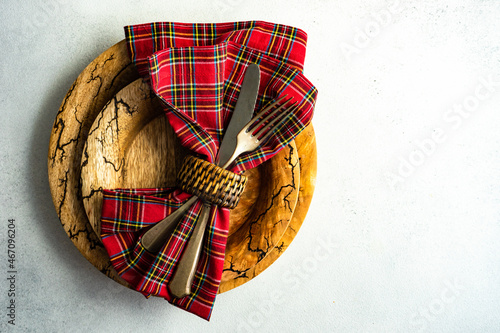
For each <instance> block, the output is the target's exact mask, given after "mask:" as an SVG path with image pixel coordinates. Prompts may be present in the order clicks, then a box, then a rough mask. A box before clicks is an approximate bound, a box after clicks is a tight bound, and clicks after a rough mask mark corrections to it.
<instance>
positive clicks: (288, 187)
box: [246, 145, 298, 263]
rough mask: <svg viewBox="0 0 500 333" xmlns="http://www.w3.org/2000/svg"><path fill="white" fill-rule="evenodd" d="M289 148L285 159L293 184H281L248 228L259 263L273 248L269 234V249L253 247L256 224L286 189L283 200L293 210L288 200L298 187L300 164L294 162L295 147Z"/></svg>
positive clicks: (248, 236) (248, 246)
mask: <svg viewBox="0 0 500 333" xmlns="http://www.w3.org/2000/svg"><path fill="white" fill-rule="evenodd" d="M288 148H289V154H288V158H285V160H286V161H287V162H288V164H289V165H290V167H291V169H292V170H291V171H292V181H291V184H287V185H284V186H281V187H280V188H279V189H278V191H277V192H275V193H274V194H273V196H272V197H271V201H270V203H269V206H268V207H267V208H266V209H265V210H264V212H262V213H261V214H260V215H259V216H257V218H256V219H255V220H253V221H251V222H250V227H249V228H248V234H247V236H246V239H248V243H247V249H248V250H249V251H251V252H254V253H257V255H258V257H257V263H259V262H260V261H262V259H264V258H265V257H266V255H267V253H268V252H269V250H270V248H272V246H270V243H269V239H268V238H267V236H265V237H264V239H265V240H266V245H267V249H261V248H259V247H258V246H257V247H255V248H253V247H252V241H253V237H254V235H253V232H252V229H253V228H254V226H256V225H257V224H258V223H260V222H262V221H263V220H264V219H265V216H266V214H267V213H268V212H269V210H270V209H271V208H272V207H273V206H274V205H275V200H277V198H278V197H279V196H281V194H282V193H285V191H287V190H288V192H287V193H286V194H285V196H284V199H283V200H284V202H285V205H286V206H287V207H288V209H289V210H290V212H293V210H292V209H291V204H290V201H289V200H288V197H289V196H290V195H291V194H292V192H293V191H294V190H296V189H297V187H296V184H295V176H294V169H295V167H296V166H297V165H298V161H297V162H296V163H295V164H294V163H292V155H293V148H292V147H291V145H288ZM275 225H276V224H275Z"/></svg>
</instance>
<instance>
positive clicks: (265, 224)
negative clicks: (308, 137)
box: [81, 79, 300, 281]
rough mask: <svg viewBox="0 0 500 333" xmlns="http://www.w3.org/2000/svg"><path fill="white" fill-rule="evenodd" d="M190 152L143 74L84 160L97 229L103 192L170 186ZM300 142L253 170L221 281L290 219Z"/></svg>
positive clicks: (88, 204)
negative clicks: (179, 140) (170, 124)
mask: <svg viewBox="0 0 500 333" xmlns="http://www.w3.org/2000/svg"><path fill="white" fill-rule="evenodd" d="M187 153H189V152H188V151H186V149H185V148H183V147H182V146H181V145H180V143H179V142H178V139H177V137H176V135H175V133H174V131H173V130H172V128H171V127H170V126H169V124H168V122H167V121H166V116H165V115H164V112H163V111H162V107H161V105H160V102H159V100H158V98H156V97H155V95H154V93H152V92H151V90H150V89H149V86H148V85H147V84H146V83H145V82H144V81H143V80H142V79H138V80H136V81H134V82H132V83H131V84H129V85H128V86H126V87H125V88H123V89H122V90H121V91H119V92H118V93H117V94H116V95H115V96H114V97H113V98H112V99H111V100H110V102H109V103H108V104H106V106H105V107H104V108H103V110H102V111H101V112H100V113H99V114H98V115H97V117H96V120H95V121H94V125H93V126H92V127H91V128H90V132H89V136H88V138H87V143H86V145H85V148H84V151H83V157H82V170H81V177H82V197H83V203H84V205H85V210H86V212H87V216H88V218H89V221H90V224H91V225H92V227H93V229H94V231H96V233H97V234H98V235H99V234H100V226H99V223H100V218H101V209H102V189H103V188H106V189H112V188H151V187H172V186H175V185H176V183H175V181H176V175H177V173H178V171H179V168H180V166H181V165H182V160H183V158H184V156H185V155H186V154H187ZM299 169H300V167H299V164H298V153H297V149H296V148H295V143H293V142H292V143H291V144H290V146H289V147H287V149H283V150H282V151H280V152H279V153H278V154H277V155H276V156H274V157H273V158H272V159H270V160H269V161H268V162H266V163H263V164H262V165H260V166H259V167H258V168H255V169H252V170H248V171H247V172H246V173H245V174H246V176H247V177H248V179H249V180H248V184H247V186H246V188H245V191H244V192H243V195H242V197H241V200H240V204H239V205H238V206H237V207H236V208H235V209H234V210H232V211H231V219H230V225H231V229H230V230H229V234H230V235H229V237H228V241H227V247H226V256H225V263H224V269H225V271H224V274H223V276H222V281H229V280H231V279H233V278H235V277H236V272H238V271H244V270H248V269H249V268H251V267H253V266H255V265H256V264H257V263H258V262H259V261H261V260H262V259H264V257H265V256H266V255H267V254H268V253H269V250H270V249H273V248H274V247H275V246H276V245H277V244H278V241H279V240H280V239H281V237H282V236H283V233H284V232H285V230H286V228H287V227H288V224H289V222H290V220H291V217H292V214H293V211H294V209H295V204H296V202H297V198H298V194H299V191H298V189H299V183H300V171H299Z"/></svg>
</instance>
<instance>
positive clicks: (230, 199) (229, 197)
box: [177, 156, 248, 209]
mask: <svg viewBox="0 0 500 333" xmlns="http://www.w3.org/2000/svg"><path fill="white" fill-rule="evenodd" d="M247 180H248V178H247V177H245V176H242V175H238V174H236V173H234V172H231V171H229V170H226V169H222V168H221V167H219V166H217V165H215V164H212V163H210V162H207V161H204V160H202V159H199V158H196V157H194V156H188V157H186V158H185V159H184V162H183V165H182V168H181V170H180V172H179V174H178V175H177V182H178V184H179V187H180V188H181V189H182V190H183V191H184V192H186V193H189V194H193V195H196V196H197V197H199V198H200V199H202V200H203V201H205V202H209V203H211V204H214V205H218V206H220V207H227V208H230V209H233V208H234V207H236V206H237V205H238V202H239V201H240V196H241V193H243V190H244V189H245V185H246V183H247Z"/></svg>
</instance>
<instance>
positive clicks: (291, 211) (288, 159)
mask: <svg viewBox="0 0 500 333" xmlns="http://www.w3.org/2000/svg"><path fill="white" fill-rule="evenodd" d="M288 149H289V151H288V158H286V157H285V161H287V162H288V165H290V168H291V172H292V184H290V186H291V187H292V188H293V189H294V190H296V189H297V188H296V187H295V172H294V171H295V168H296V167H297V165H300V164H299V161H297V162H295V164H293V163H292V159H293V152H294V150H293V147H292V146H291V145H288ZM292 193H293V191H290V192H288V194H287V195H286V196H285V197H284V198H283V201H284V202H285V205H287V206H288V210H289V211H290V213H293V209H292V207H291V203H290V200H288V197H289V196H290V195H291V194H292Z"/></svg>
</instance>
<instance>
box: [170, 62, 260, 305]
mask: <svg viewBox="0 0 500 333" xmlns="http://www.w3.org/2000/svg"><path fill="white" fill-rule="evenodd" d="M259 83H260V68H259V65H257V64H250V65H249V66H248V67H247V69H246V71H245V77H244V78H243V82H242V84H241V89H240V94H239V95H238V100H237V101H236V106H235V107H234V111H233V114H232V116H231V120H230V121H229V125H228V127H227V129H226V131H225V133H224V137H223V139H222V143H221V145H220V149H219V155H218V163H217V165H219V166H220V165H224V164H225V163H226V162H227V161H228V160H229V158H230V157H231V155H232V154H233V152H234V150H235V148H236V143H237V139H236V136H237V135H238V133H239V132H240V131H241V129H242V128H243V127H245V125H246V124H247V123H248V122H249V121H250V119H252V114H253V109H254V107H255V102H256V101H257V95H258V92H259ZM209 213H210V204H207V203H204V204H203V207H202V209H201V213H200V216H199V217H198V221H197V222H196V225H195V227H194V230H193V232H192V234H191V237H190V239H189V242H188V244H187V245H186V249H185V250H184V253H183V254H182V257H181V259H180V261H179V263H178V264H177V268H176V271H175V273H174V276H173V277H172V279H171V280H170V282H169V285H168V287H169V289H170V292H171V293H172V295H174V296H175V297H177V298H181V297H184V296H187V295H189V294H190V293H191V285H192V284H193V279H194V275H195V273H196V265H197V263H198V259H199V257H200V253H201V246H202V244H203V235H204V233H205V228H206V225H207V222H208V218H209V215H210V214H209Z"/></svg>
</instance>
